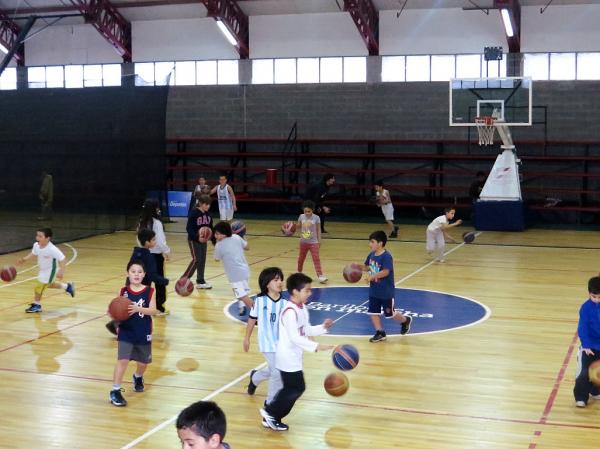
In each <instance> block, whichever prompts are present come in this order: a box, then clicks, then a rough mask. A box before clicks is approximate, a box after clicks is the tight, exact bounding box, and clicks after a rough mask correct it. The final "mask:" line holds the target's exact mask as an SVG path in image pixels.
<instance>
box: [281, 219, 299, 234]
mask: <svg viewBox="0 0 600 449" xmlns="http://www.w3.org/2000/svg"><path fill="white" fill-rule="evenodd" d="M281 232H283V234H284V235H285V236H287V237H291V236H292V235H294V233H295V232H296V223H294V222H293V221H286V222H285V223H284V224H282V225H281Z"/></svg>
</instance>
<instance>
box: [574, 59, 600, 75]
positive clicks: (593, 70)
mask: <svg viewBox="0 0 600 449" xmlns="http://www.w3.org/2000/svg"><path fill="white" fill-rule="evenodd" d="M577 79H578V80H600V53H577Z"/></svg>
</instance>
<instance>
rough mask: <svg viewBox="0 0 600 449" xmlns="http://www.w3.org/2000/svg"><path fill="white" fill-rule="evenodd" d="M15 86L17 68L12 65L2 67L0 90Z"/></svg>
mask: <svg viewBox="0 0 600 449" xmlns="http://www.w3.org/2000/svg"><path fill="white" fill-rule="evenodd" d="M16 88H17V69H16V68H14V67H10V68H6V69H4V72H2V76H0V90H14V89H16Z"/></svg>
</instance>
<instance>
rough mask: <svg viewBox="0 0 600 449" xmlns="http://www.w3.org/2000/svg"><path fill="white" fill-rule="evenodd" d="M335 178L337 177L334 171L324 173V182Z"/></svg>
mask: <svg viewBox="0 0 600 449" xmlns="http://www.w3.org/2000/svg"><path fill="white" fill-rule="evenodd" d="M333 178H335V175H334V174H333V173H325V174H324V175H323V184H325V183H326V182H327V181H329V180H330V179H333Z"/></svg>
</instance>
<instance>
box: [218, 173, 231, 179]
mask: <svg viewBox="0 0 600 449" xmlns="http://www.w3.org/2000/svg"><path fill="white" fill-rule="evenodd" d="M221 176H222V177H223V178H225V179H229V176H227V173H221V174H220V175H219V178H220V177H221Z"/></svg>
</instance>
